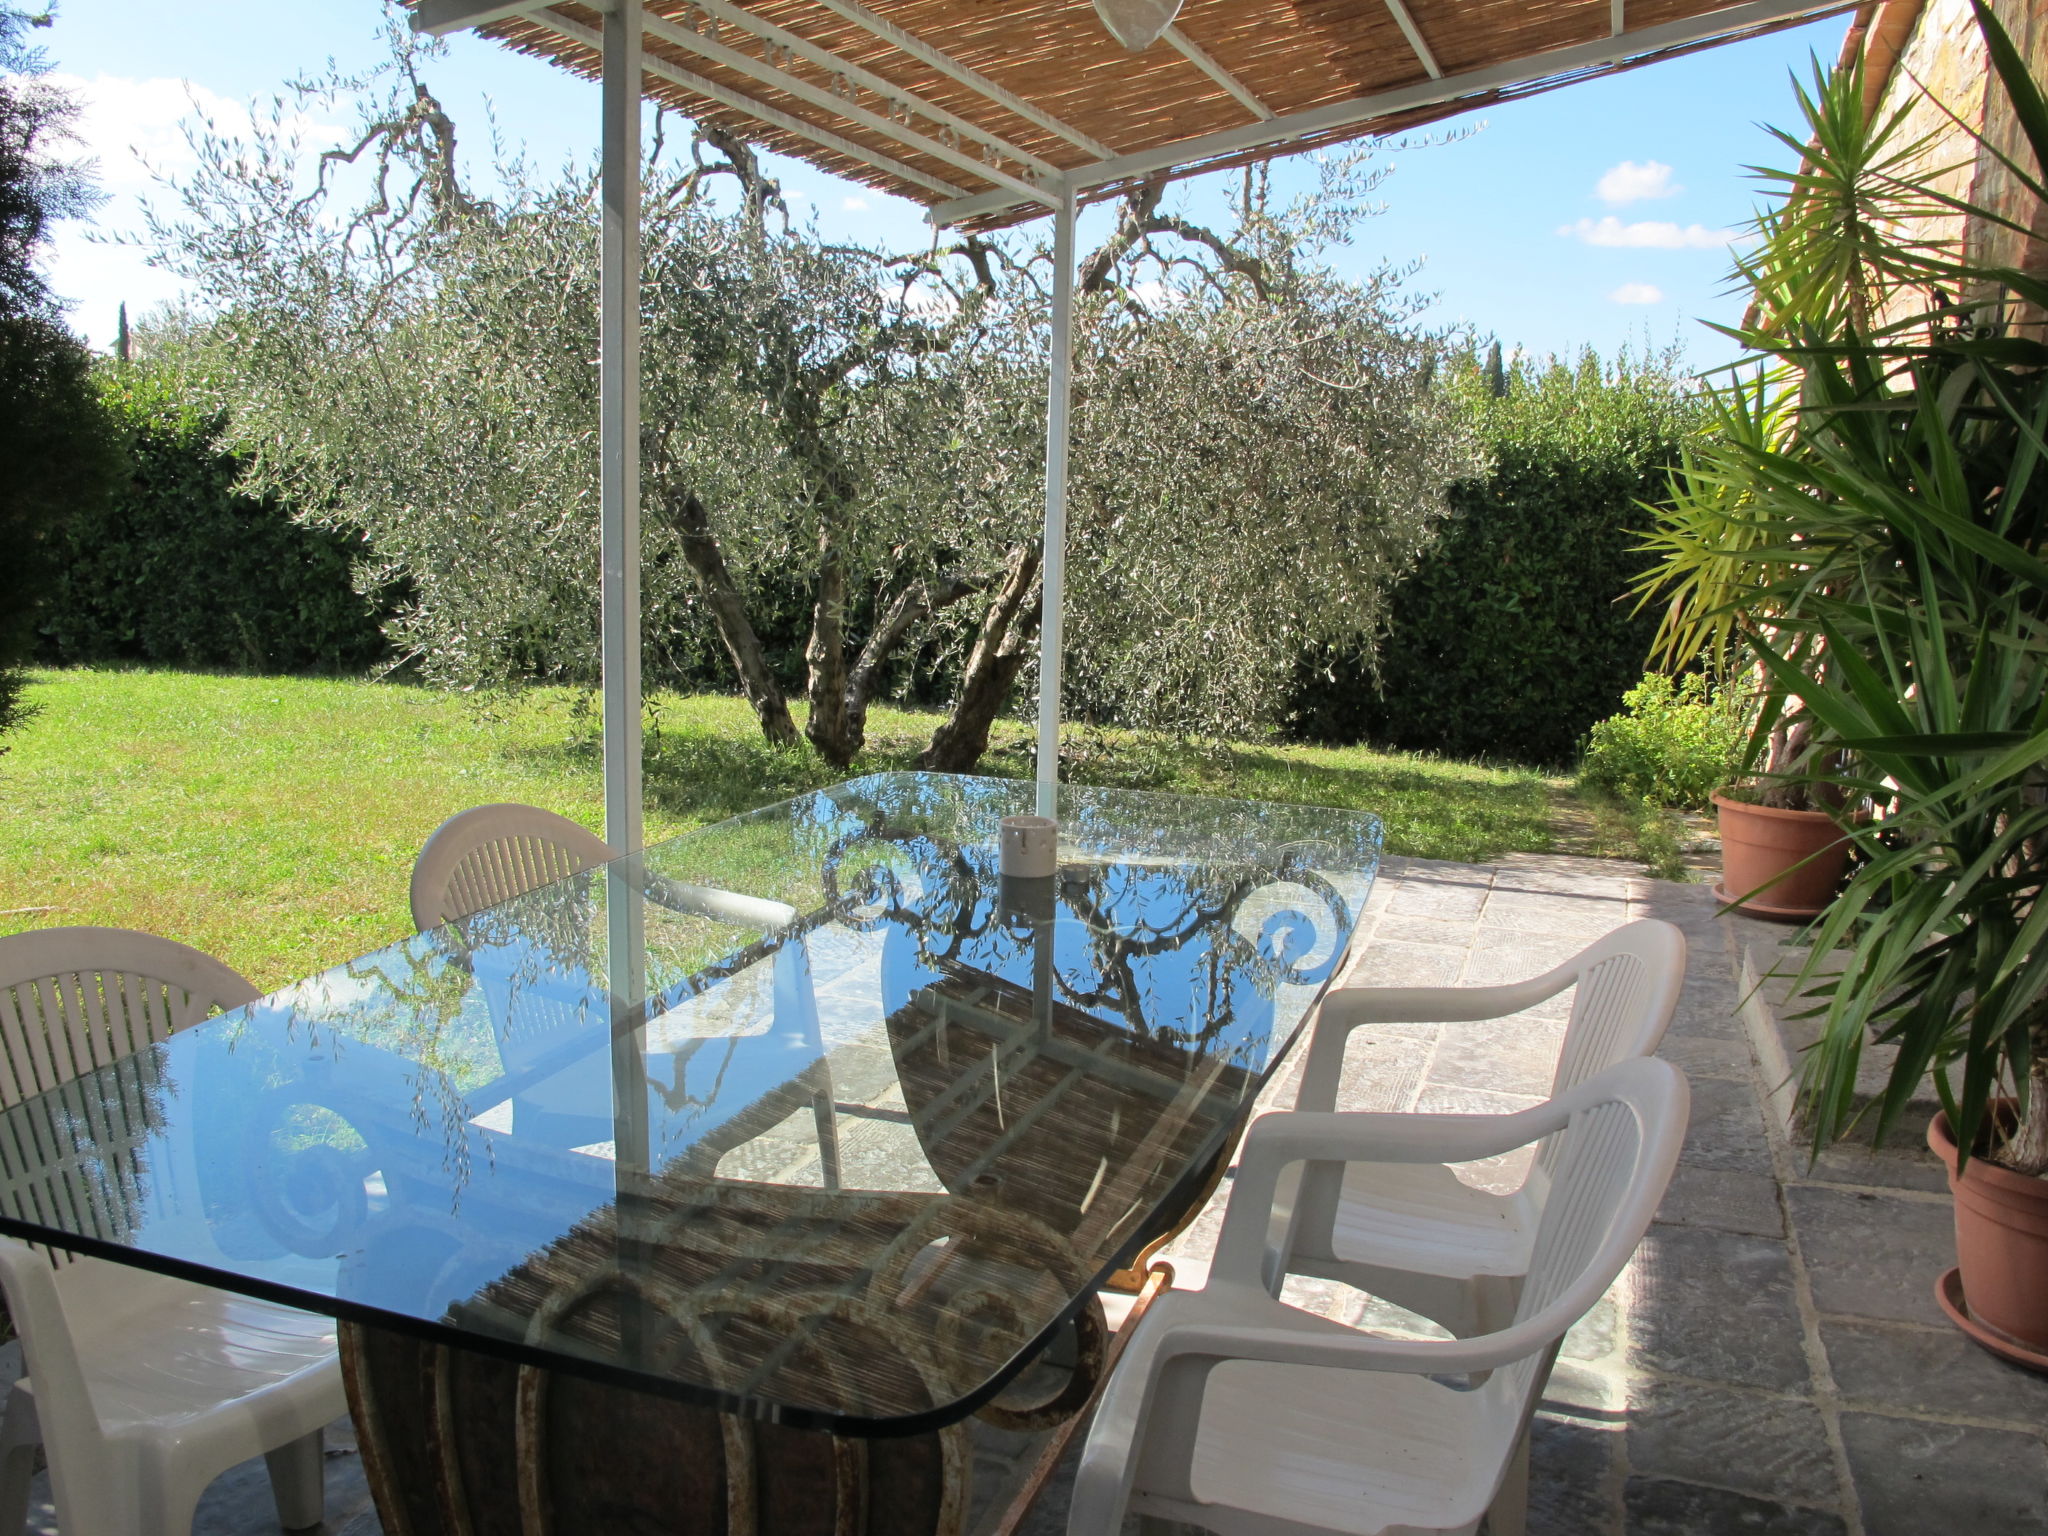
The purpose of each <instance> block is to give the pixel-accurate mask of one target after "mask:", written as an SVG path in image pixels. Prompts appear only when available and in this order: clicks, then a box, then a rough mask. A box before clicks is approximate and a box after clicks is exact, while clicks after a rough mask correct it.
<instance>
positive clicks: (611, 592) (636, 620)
mask: <svg viewBox="0 0 2048 1536" xmlns="http://www.w3.org/2000/svg"><path fill="white" fill-rule="evenodd" d="M640 37H641V16H640V0H612V3H611V4H610V6H609V7H608V8H607V10H606V12H605V18H604V105H603V108H602V110H603V115H604V132H603V151H602V153H603V172H602V180H603V188H602V195H603V204H604V209H603V222H604V235H603V246H602V250H601V253H600V256H599V261H600V264H601V267H602V271H601V274H600V278H599V299H598V309H599V314H598V349H597V357H598V364H597V366H598V400H599V406H598V413H599V415H598V457H599V461H600V470H599V477H600V482H601V486H600V491H599V506H600V510H599V536H598V538H599V546H600V554H599V560H600V565H601V571H602V575H601V583H602V585H601V593H600V598H599V604H600V610H601V614H602V618H601V628H602V636H601V640H600V649H601V652H602V656H603V665H604V840H605V841H606V842H608V843H610V844H611V845H612V847H613V848H614V849H616V850H617V851H618V852H620V853H637V852H639V850H640V844H641V841H642V837H641V825H640V821H641V808H640V86H641V82H640Z"/></svg>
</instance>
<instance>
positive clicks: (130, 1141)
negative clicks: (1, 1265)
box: [0, 928, 259, 1262]
mask: <svg viewBox="0 0 2048 1536" xmlns="http://www.w3.org/2000/svg"><path fill="white" fill-rule="evenodd" d="M258 995H259V994H258V993H257V990H256V988H255V987H254V986H253V985H251V984H250V982H249V981H248V979H247V978H245V977H243V976H242V975H240V974H239V973H237V972H236V971H235V970H234V969H232V968H231V967H229V966H226V965H223V964H222V963H221V962H220V961H218V960H216V959H214V958H213V957H212V956H211V955H207V954H203V953H201V952H200V951H199V950H196V949H191V948H189V947H187V946H186V945H183V944H179V943H177V942H175V941H173V940H171V939H165V938H159V937H158V936H157V935H155V934H150V933H136V932H134V931H132V930H129V929H125V928H42V929H37V930H34V931H32V932H29V933H17V934H11V935H9V936H7V937H5V938H0V1108H12V1107H13V1106H15V1105H18V1104H20V1103H22V1102H23V1101H24V1100H27V1099H32V1098H36V1097H37V1096H39V1095H45V1094H47V1095H49V1097H48V1098H47V1099H45V1100H44V1101H43V1104H42V1106H41V1108H40V1109H39V1110H36V1111H31V1112H30V1113H32V1114H35V1115H37V1116H38V1117H39V1118H40V1119H41V1120H43V1121H44V1122H45V1123H44V1124H42V1125H41V1127H40V1128H39V1129H38V1128H36V1127H24V1126H21V1125H10V1126H8V1127H7V1128H6V1129H5V1130H4V1131H0V1184H4V1186H5V1188H6V1190H7V1192H8V1199H9V1201H10V1203H12V1204H15V1205H18V1206H19V1207H20V1208H21V1209H22V1211H23V1213H24V1214H28V1215H32V1216H35V1217H40V1218H41V1219H42V1220H44V1221H46V1222H48V1223H50V1224H53V1225H57V1226H62V1227H65V1228H67V1229H70V1230H77V1231H90V1232H92V1233H94V1234H96V1235H98V1236H101V1237H104V1238H107V1239H108V1240H110V1241H120V1240H121V1239H122V1238H123V1237H124V1236H125V1233H126V1229H127V1227H128V1226H129V1224H130V1215H131V1213H132V1211H133V1208H134V1206H135V1203H136V1201H137V1200H138V1199H139V1198H140V1192H141V1190H142V1189H143V1188H144V1187H145V1184H146V1181H145V1180H144V1179H143V1178H142V1176H141V1169H140V1168H139V1167H138V1166H137V1164H136V1158H137V1157H138V1155H139V1150H138V1149H139V1148H140V1147H141V1146H142V1144H143V1143H144V1142H146V1141H147V1140H148V1139H149V1136H150V1134H151V1131H152V1128H153V1127H152V1120H151V1116H150V1111H149V1104H150V1088H149V1084H148V1082H147V1081H146V1078H147V1076H148V1069H149V1063H148V1061H147V1058H146V1056H145V1053H146V1052H147V1051H148V1050H149V1048H150V1047H151V1046H152V1045H156V1044H160V1043H161V1042H162V1041H164V1040H167V1039H169V1038H170V1036H171V1035H173V1034H175V1033H176V1032H177V1031H178V1030H181V1029H183V1028H185V1027H186V1026H187V1025H190V1024H196V1023H198V1022H199V1021H200V1020H201V1019H204V1018H207V1017H209V1016H210V1015H212V1014H214V1013H217V1012H223V1011H225V1010H227V1009H230V1008H239V1007H240V1006H242V1005H243V1004H244V1003H250V1002H254V1001H255V1000H256V998H257V996H258ZM116 1063H122V1064H124V1065H123V1070H122V1071H120V1072H117V1073H115V1074H113V1075H112V1076H111V1077H110V1078H109V1079H107V1080H105V1081H102V1082H100V1083H98V1084H97V1085H96V1086H93V1087H90V1088H88V1087H87V1085H84V1084H78V1083H77V1079H79V1078H81V1077H84V1076H86V1075H87V1074H88V1073H93V1072H97V1071H100V1070H101V1069H103V1068H107V1067H112V1066H114V1065H115V1064H116ZM130 1067H132V1068H133V1069H134V1070H133V1071H132V1072H131V1071H129V1070H128V1068H130ZM74 1085H76V1086H74ZM51 1257H52V1259H53V1261H56V1262H62V1261H63V1260H64V1259H65V1255H63V1254H62V1253H60V1252H53V1253H52V1255H51Z"/></svg>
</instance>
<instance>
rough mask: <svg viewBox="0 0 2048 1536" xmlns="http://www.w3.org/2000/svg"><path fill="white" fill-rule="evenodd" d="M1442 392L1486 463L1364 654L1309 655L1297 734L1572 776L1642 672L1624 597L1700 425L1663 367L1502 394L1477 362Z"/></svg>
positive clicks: (1548, 379)
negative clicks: (1476, 432) (1644, 531)
mask: <svg viewBox="0 0 2048 1536" xmlns="http://www.w3.org/2000/svg"><path fill="white" fill-rule="evenodd" d="M1451 387H1453V388H1456V389H1459V390H1461V391H1462V392H1463V393H1464V394H1465V396H1466V397H1467V399H1468V400H1469V402H1470V406H1471V409H1472V410H1473V411H1474V412H1475V414H1476V415H1477V417H1478V420H1479V423H1480V427H1481V430H1482V432H1483V433H1484V435H1485V437H1486V440H1487V443H1488V446H1489V448H1490V450H1491V457H1492V460H1493V465H1494V467H1493V471H1492V473H1491V474H1489V475H1487V476H1486V477H1485V478H1483V479H1476V480H1468V481H1464V482H1461V483H1460V484H1458V485H1457V486H1455V487H1454V488H1453V490H1452V494H1451V498H1450V499H1451V507H1452V515H1451V518H1450V520H1449V521H1448V522H1447V523H1446V524H1445V526H1444V527H1443V530H1442V533H1441V536H1440V538H1439V539H1438V542H1437V543H1436V544H1435V546H1434V547H1432V548H1431V549H1430V550H1429V551H1428V552H1427V553H1425V554H1424V555H1423V557H1422V559H1421V561H1420V562H1419V563H1418V564H1417V566H1416V568H1415V569H1414V571H1412V572H1411V573H1410V574H1409V575H1408V576H1407V577H1406V578H1405V579H1404V580H1403V581H1402V583H1401V584H1400V585H1399V586H1398V587H1397V588H1396V589H1395V591H1394V594H1393V602H1392V609H1391V618H1390V621H1389V624H1388V628H1387V632H1386V633H1385V635H1384V636H1382V637H1381V639H1380V640H1379V642H1378V670H1377V675H1376V676H1375V672H1374V668H1373V665H1372V662H1373V656H1372V654H1371V651H1370V649H1368V648H1365V647H1359V648H1354V649H1352V650H1350V651H1347V652H1341V653H1335V654H1331V653H1324V654H1320V655H1315V656H1310V657H1308V658H1306V659H1305V660H1304V662H1303V665H1302V667H1301V670H1300V674H1299V680H1298V683H1297V686H1296V690H1295V696H1294V700H1293V709H1292V712H1291V720H1292V726H1293V729H1294V731H1295V732H1296V733H1297V734H1299V735H1301V736H1303V737H1305V738H1307V739H1310V740H1315V741H1332V742H1356V741H1373V742H1376V743H1379V744H1382V745H1385V746H1390V747H1397V748H1401V749H1404V750H1408V751H1430V752H1442V753H1445V754H1448V755H1451V756H1455V757H1487V758H1497V759H1510V760H1515V761H1520V762H1527V763H1536V764H1542V765H1545V766H1561V765H1564V764H1568V763H1569V762H1570V761H1571V760H1572V759H1573V758H1574V757H1575V756H1576V754H1577V752H1578V750H1579V748H1580V746H1581V744H1582V743H1583V741H1584V739H1585V736H1586V733H1587V732H1588V731H1589V730H1590V729H1591V728H1592V726H1593V725H1594V723H1595V722H1596V721H1599V720H1602V719H1605V718H1606V717H1607V716H1609V715H1611V714H1613V713H1614V712H1615V711H1616V710H1617V709H1618V708H1620V706H1621V700H1622V696H1623V695H1624V694H1625V693H1627V692H1628V690H1629V689H1630V688H1631V687H1633V686H1634V685H1635V684H1636V683H1637V682H1638V681H1639V680H1640V679H1641V677H1642V675H1643V658H1644V656H1645V655H1646V654H1647V652H1648V650H1649V647H1650V642H1651V640H1652V639H1653V638H1654V635H1655V631H1656V624H1657V620H1656V615H1655V614H1654V613H1651V612H1644V613H1640V614H1638V613H1636V612H1635V611H1634V604H1633V601H1632V600H1628V599H1625V598H1624V594H1625V593H1626V592H1627V590H1628V588H1629V584H1630V583H1631V582H1632V581H1633V580H1634V579H1635V577H1636V576H1637V575H1638V574H1639V573H1640V572H1641V571H1642V570H1643V569H1644V567H1645V564H1646V561H1645V559H1644V557H1643V556H1642V555H1640V554H1638V553H1636V551H1635V546H1636V545H1637V544H1638V543H1639V542H1640V538H1639V536H1638V534H1637V532H1636V530H1638V529H1640V528H1642V527H1643V526H1644V525H1645V522H1646V520H1647V517H1648V514H1647V513H1645V512H1644V511H1643V510H1642V509H1641V507H1640V506H1639V505H1638V503H1640V502H1643V501H1651V502H1654V501H1657V500H1660V499H1661V498H1662V497H1663V495H1664V493H1665V471H1666V468H1667V466H1669V465H1671V464H1673V463H1674V462H1676V459H1677V454H1678V445H1679V444H1680V442H1681V441H1682V440H1683V439H1684V437H1685V436H1686V434H1687V433H1688V432H1690V431H1691V430H1693V429H1694V426H1695V424H1696V423H1697V421H1698V420H1699V418H1698V415H1697V411H1696V408H1695V406H1694V404H1693V402H1692V396H1691V393H1690V391H1689V389H1688V388H1687V386H1686V385H1685V384H1684V382H1683V381H1682V380H1681V379H1680V377H1679V376H1678V374H1677V372H1676V370H1675V368H1673V367H1672V366H1671V365H1670V362H1669V360H1668V359H1667V360H1660V361H1657V362H1653V363H1652V364H1650V365H1648V366H1644V365H1632V364H1631V363H1630V362H1629V361H1628V360H1627V359H1626V358H1624V359H1623V360H1622V361H1621V362H1620V363H1619V364H1616V365H1613V366H1608V365H1603V364H1602V363H1601V362H1600V360H1599V359H1598V358H1596V357H1594V356H1592V355H1591V354H1587V355H1586V356H1585V357H1584V358H1582V359H1581V361H1580V363H1579V366H1578V367H1577V368H1575V369H1574V368H1566V367H1563V366H1560V365H1552V366H1550V367H1548V368H1545V369H1543V370H1541V371H1536V370H1529V369H1526V368H1521V367H1518V368H1517V369H1516V370H1515V371H1514V372H1513V373H1511V374H1510V375H1509V377H1508V380H1507V389H1506V392H1505V393H1504V394H1500V395H1496V394H1495V393H1494V391H1493V389H1492V388H1491V387H1489V385H1488V382H1487V380H1486V378H1485V376H1484V371H1483V370H1482V369H1480V368H1478V367H1476V366H1474V367H1469V368H1467V369H1465V370H1463V372H1462V373H1461V376H1460V377H1459V378H1458V379H1456V380H1455V381H1454V382H1453V383H1452V385H1451Z"/></svg>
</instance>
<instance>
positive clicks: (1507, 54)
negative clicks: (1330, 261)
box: [412, 0, 1849, 229]
mask: <svg viewBox="0 0 2048 1536" xmlns="http://www.w3.org/2000/svg"><path fill="white" fill-rule="evenodd" d="M412 3H413V4H414V5H415V6H416V8H417V9H418V10H419V12H420V24H421V25H423V26H425V27H428V28H429V29H431V30H453V29H455V28H457V27H460V26H465V25H473V26H476V27H477V29H478V30H480V31H482V32H483V33H484V34H485V35H487V36H490V37H493V38H496V39H498V40H499V41H501V42H503V43H504V44H505V45H506V46H507V47H510V48H513V49H515V50H517V51H518V52H521V53H525V54H530V55H533V56H535V57H538V58H543V59H547V60H549V61H550V62H552V63H554V64H557V65H560V66H561V67H563V68H566V69H569V70H572V71H574V72H576V73H578V74H582V75H586V76H589V77H591V78H596V77H597V75H598V73H599V69H600V63H601V38H602V32H601V29H602V27H603V24H604V17H603V15H602V13H601V12H600V10H599V9H598V8H597V6H596V4H585V3H580V0H560V3H556V4H551V5H531V6H529V7H526V8H519V7H515V6H511V5H493V4H488V3H485V0H412ZM1848 8H1849V7H1848V6H1847V5H1845V4H1843V3H1841V0H1747V3H1743V4H1735V5H1729V4H1727V3H1726V0H1719V3H1717V0H1186V3H1185V4H1184V5H1183V7H1182V9H1181V11H1180V13H1179V15H1178V17H1177V19H1176V20H1175V22H1174V24H1173V26H1172V27H1171V28H1169V29H1168V31H1167V33H1166V35H1165V36H1163V37H1162V38H1161V39H1160V40H1159V41H1158V42H1155V43H1153V44H1152V45H1151V46H1150V47H1148V48H1146V49H1145V50H1143V51H1142V52H1137V53H1133V52H1129V51H1127V50H1126V49H1125V48H1124V47H1123V45H1122V44H1121V43H1119V42H1117V41H1116V40H1115V38H1113V37H1112V36H1111V35H1110V33H1109V32H1108V31H1107V29H1106V28H1105V27H1104V26H1103V23H1102V21H1101V19H1100V18H1099V17H1098V16H1097V15H1096V12H1095V9H1094V6H1093V5H1092V4H1091V3H1090V0H646V4H645V22H644V31H643V48H644V57H643V65H644V75H643V81H644V89H645V93H646V97H647V99H648V100H649V101H652V102H656V103H660V104H662V105H665V106H669V107H672V108H675V109H677V110H679V111H681V112H683V113H685V114H686V115H688V116H689V117H691V118H693V119H695V120H697V121H699V122H702V123H706V124H712V125H715V126H717V127H720V128H723V129H726V130H729V131H731V132H732V133H734V134H736V135H738V136H739V137H741V138H744V139H746V140H747V141H749V142H751V143H753V144H755V145H758V146H760V147H762V148H765V149H771V150H775V151H777V152H779V153H782V154H785V155H791V156H794V157H796V158H798V159H801V160H805V161H808V162H809V163H811V164H812V165H815V166H818V167H819V168H821V169H823V170H826V171H830V172H832V173H834V174H836V175H839V176H843V177H846V178H848V179H849V180H852V181H856V182H861V183H864V184H866V185H868V186H871V187H875V188H878V189H880V190H882V191H886V192H891V193H894V194H896V195H897V196H900V197H905V198H909V199H911V200H912V201H914V202H917V203H921V204H923V205H925V207H927V208H928V209H930V210H932V214H933V218H934V221H935V222H940V223H948V224H954V225H958V226H960V227H964V228H980V229H987V228H995V227H1000V226H1003V225H1008V224H1014V223H1017V222H1021V221H1023V220H1026V219H1030V218H1034V217H1037V216H1038V215H1040V214H1042V213H1044V212H1046V211H1047V209H1048V207H1049V206H1050V202H1051V198H1052V196H1054V195H1056V192H1057V189H1059V188H1060V187H1062V186H1063V185H1064V186H1070V187H1072V188H1073V189H1074V191H1075V192H1076V194H1077V195H1078V196H1080V197H1081V198H1082V199H1083V200H1085V201H1095V200H1098V199H1100V198H1104V197H1109V196H1114V195H1116V194H1117V193H1118V192H1120V191H1122V190H1125V189H1126V188H1128V187H1129V186H1131V185H1134V184H1136V183H1138V182H1141V181H1143V180H1145V179H1147V178H1148V177H1153V176H1160V175H1165V176H1183V175H1190V174H1194V173H1195V172H1197V171H1202V170H1209V169H1214V168H1219V167H1222V166H1228V165H1240V164H1245V163H1248V162H1252V161H1257V160H1264V159H1268V158H1271V157H1273V156H1275V155H1282V154H1291V153H1294V152H1296V151H1298V150H1302V149H1308V148H1315V147H1319V146H1324V145H1329V144H1334V143H1339V142H1342V141H1345V140H1349V139H1357V138H1363V137H1368V136H1372V135H1377V134H1384V133H1387V132H1390V131H1395V130H1398V129H1402V128H1406V127H1410V126H1413V125H1415V124H1419V123H1427V122H1431V121H1435V120H1438V119H1441V118H1446V117H1450V116H1454V115H1456V114H1458V113H1461V112H1466V111H1470V110H1472V109H1473V108H1475V107H1481V106H1485V105H1487V104H1489V103H1492V102H1498V101H1504V100H1508V99H1511V98H1514V97H1518V96H1524V95H1529V94H1532V93H1534V92H1538V91H1545V90H1551V89H1554V88H1556V87H1558V86H1560V85H1565V84H1568V83H1571V82H1572V81H1575V80H1580V79H1585V78H1588V77H1590V76H1594V75H1600V74H1606V73H1610V72H1613V71H1616V70H1621V69H1629V68H1634V67H1637V66H1639V65H1642V64H1646V63H1650V62H1652V61H1654V60H1657V59H1661V58H1668V57H1671V56H1673V55H1676V54H1679V53H1685V52H1690V51H1693V50H1695V49H1699V48H1705V47H1713V46H1716V45H1718V44H1720V43H1725V42H1731V41H1734V40H1736V39H1739V38H1743V37H1750V36H1755V35H1758V34H1759V33H1763V32H1768V31H1773V30H1776V29H1778V28H1781V27H1786V26H1793V25H1797V24H1799V23H1801V22H1805V21H1809V20H1812V19H1813V18H1815V17H1816V16H1820V15H1826V14H1830V13H1833V12H1836V11H1841V10H1845V9H1848ZM508 13H509V14H508Z"/></svg>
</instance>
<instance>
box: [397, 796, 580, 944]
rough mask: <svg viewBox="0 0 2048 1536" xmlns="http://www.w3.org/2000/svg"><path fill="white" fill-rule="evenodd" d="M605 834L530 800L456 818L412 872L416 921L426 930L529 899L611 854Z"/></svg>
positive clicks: (444, 825)
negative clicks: (530, 894) (518, 899)
mask: <svg viewBox="0 0 2048 1536" xmlns="http://www.w3.org/2000/svg"><path fill="white" fill-rule="evenodd" d="M612 856H613V855H612V850H611V848H610V847H609V846H608V845H607V844H606V843H605V841H604V839H602V838H601V837H599V836H597V835H596V834H595V833H594V832H591V831H589V830H588V829H587V828H585V827H582V826H579V825H577V823H575V822H573V821H571V820H569V818H568V817H566V816H557V815H556V814H555V813H554V812H553V811H543V810H541V809H540V808H539V807H537V806H531V805H509V804H508V805H479V806H476V807H475V808H474V809H471V810H467V811H462V812H460V813H458V814H457V815H454V816H451V817H449V818H448V819H447V820H446V821H444V822H442V823H441V825H440V826H439V827H438V828H437V829H436V830H435V832H434V835H433V836H432V837H430V838H428V839H427V842H426V846H425V847H424V848H422V849H420V856H419V859H418V861H417V862H416V863H415V864H414V865H413V871H412V920H413V925H414V926H415V927H417V928H419V929H420V930H422V931H425V930H426V929H429V928H438V927H440V926H441V925H442V924H443V923H452V922H454V921H456V920H457V919H459V918H464V917H468V916H469V915H470V914H471V913H473V912H480V911H482V910H483V909H484V908H485V907H493V906H496V905H497V904H498V903H499V902H501V901H510V900H512V899H513V898H514V897H515V896H524V895H525V894H526V893H527V892H528V891H531V890H535V889H538V888H539V887H540V886H543V885H547V884H549V883H550V882H552V881H555V880H565V879H567V878H568V877H569V876H571V875H574V874H580V873H581V872H582V871H584V870H586V869H589V868H591V867H592V866H593V865H597V864H602V863H604V862H605V861H606V860H608V859H610V858H611V857H612Z"/></svg>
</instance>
